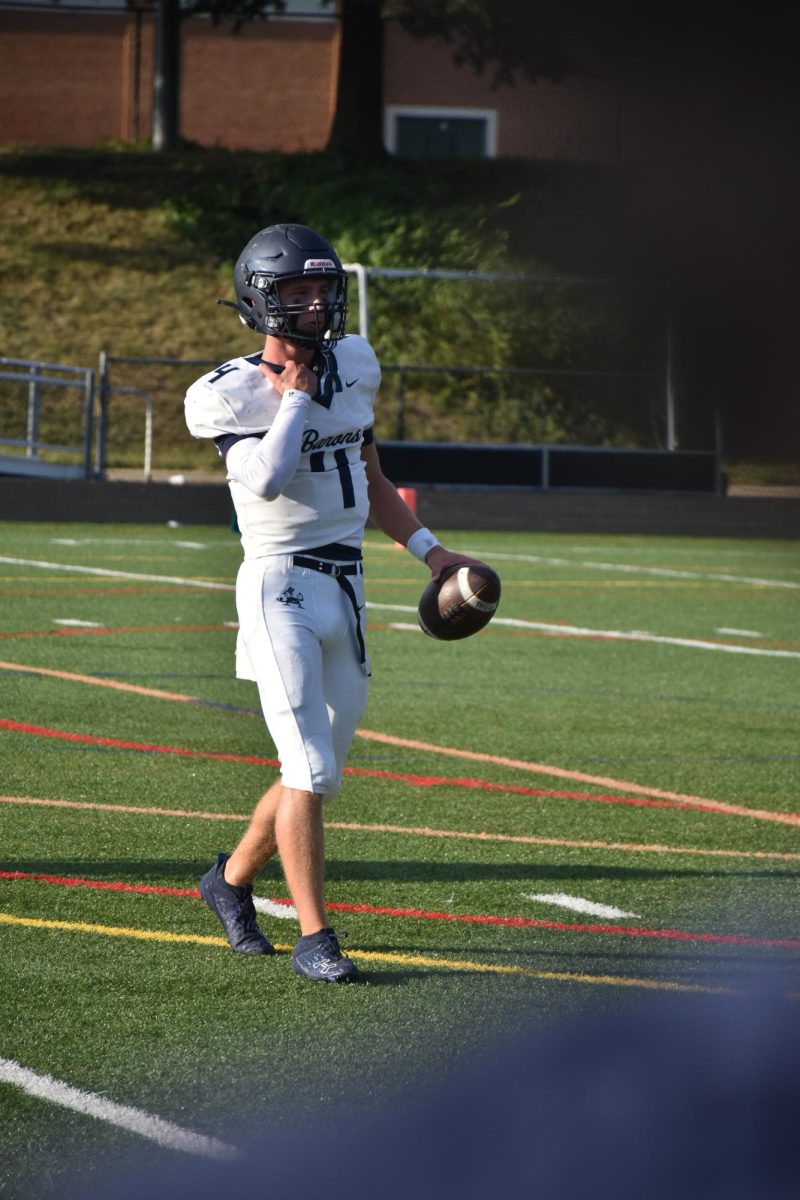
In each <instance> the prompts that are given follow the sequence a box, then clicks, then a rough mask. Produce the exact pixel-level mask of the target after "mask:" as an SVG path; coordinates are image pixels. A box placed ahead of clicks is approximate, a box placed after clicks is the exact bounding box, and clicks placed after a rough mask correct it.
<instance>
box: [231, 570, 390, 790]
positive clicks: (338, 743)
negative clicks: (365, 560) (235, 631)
mask: <svg viewBox="0 0 800 1200" xmlns="http://www.w3.org/2000/svg"><path fill="white" fill-rule="evenodd" d="M348 579H349V582H350V583H351V584H352V587H353V590H354V592H355V594H356V599H357V602H358V605H359V607H360V610H361V623H362V630H363V626H364V624H365V622H364V614H365V612H366V609H365V608H364V580H363V575H361V574H358V575H351V576H348ZM236 607H237V610H238V614H239V636H238V638H237V643H236V675H237V678H239V679H253V680H255V682H256V683H257V684H258V692H259V697H260V700H261V708H262V710H263V712H264V717H265V719H266V722H267V728H268V729H269V732H270V734H271V736H272V740H273V741H274V743H275V746H276V748H277V751H278V758H279V759H280V763H281V779H282V782H283V784H284V785H285V786H286V787H290V788H297V789H299V790H300V791H304V792H315V793H317V794H318V795H323V796H332V795H335V793H336V792H338V791H339V790H340V788H341V786H342V771H343V768H344V764H345V759H346V758H347V753H348V751H349V749H350V743H351V741H352V740H353V734H354V733H355V731H356V728H357V726H358V722H359V721H360V720H361V717H362V715H363V712H364V709H365V707H366V703H367V686H368V684H367V674H366V672H367V671H368V670H369V664H368V663H367V664H366V665H365V667H362V665H361V663H360V662H359V648H358V644H357V641H356V632H355V613H354V612H353V606H352V604H351V602H350V600H349V599H348V598H347V596H346V595H345V593H344V591H343V590H342V587H341V586H340V584H339V583H338V582H337V580H336V579H335V578H334V577H333V576H331V575H323V574H322V573H321V572H319V571H315V570H313V569H311V568H307V567H298V566H295V565H294V564H293V562H292V556H291V555H270V556H269V557H266V558H251V559H245V560H244V562H243V563H242V564H241V566H240V568H239V573H238V575H237V579H236Z"/></svg>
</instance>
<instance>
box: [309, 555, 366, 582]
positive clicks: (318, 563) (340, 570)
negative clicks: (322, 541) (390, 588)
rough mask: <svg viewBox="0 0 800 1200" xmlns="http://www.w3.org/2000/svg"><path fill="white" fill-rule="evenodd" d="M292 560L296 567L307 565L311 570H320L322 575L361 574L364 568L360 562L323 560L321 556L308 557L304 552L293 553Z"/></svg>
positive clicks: (337, 576)
mask: <svg viewBox="0 0 800 1200" xmlns="http://www.w3.org/2000/svg"><path fill="white" fill-rule="evenodd" d="M292 562H293V563H294V565H295V566H296V567H309V568H310V569H311V570H312V571H321V572H322V574H323V575H333V577H334V578H335V579H338V578H339V576H340V575H361V574H362V573H363V570H364V568H363V567H362V565H361V563H360V562H351V563H334V562H325V560H324V559H322V558H308V557H307V555H305V554H293V555H292Z"/></svg>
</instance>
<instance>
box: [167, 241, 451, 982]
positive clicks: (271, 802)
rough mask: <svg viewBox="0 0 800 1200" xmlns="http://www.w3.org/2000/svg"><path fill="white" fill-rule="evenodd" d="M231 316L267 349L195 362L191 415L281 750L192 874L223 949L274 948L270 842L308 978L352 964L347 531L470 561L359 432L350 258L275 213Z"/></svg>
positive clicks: (355, 682)
mask: <svg viewBox="0 0 800 1200" xmlns="http://www.w3.org/2000/svg"><path fill="white" fill-rule="evenodd" d="M234 287H235V291H236V302H235V304H234V303H233V302H232V301H223V303H229V304H231V306H232V307H235V308H236V309H237V311H238V313H239V317H240V319H241V320H242V322H243V323H244V324H245V325H247V326H248V327H249V328H250V329H253V330H255V331H256V332H257V333H260V334H264V335H266V342H265V344H264V349H263V350H262V351H259V352H258V353H257V354H253V355H250V356H247V357H243V358H236V359H233V360H232V361H230V362H226V363H224V364H223V365H222V366H220V367H218V368H217V369H216V370H214V371H211V372H209V373H208V374H207V375H204V376H203V377H202V378H201V379H198V380H197V381H196V382H195V383H194V384H192V386H191V387H190V388H189V390H188V392H187V394H186V421H187V424H188V427H189V430H190V432H191V433H192V434H193V435H194V436H195V437H199V438H211V439H213V440H214V441H215V443H216V445H217V447H218V449H219V452H220V454H221V456H222V457H223V459H224V461H225V466H226V469H227V478H228V483H229V485H230V490H231V495H232V498H233V503H234V506H235V510H236V517H237V523H238V526H239V531H240V533H241V540H242V547H243V550H244V559H243V562H242V563H241V566H240V569H239V572H238V575H237V581H236V605H237V612H238V616H239V633H238V637H237V646H236V674H237V677H238V678H244V679H252V680H255V682H256V683H257V684H258V690H259V696H260V700H261V706H262V709H263V712H264V717H265V719H266V722H267V726H268V728H269V731H270V734H271V736H272V739H273V741H274V742H275V746H276V748H277V751H278V757H279V759H280V763H281V773H280V778H279V779H278V780H277V781H276V782H275V783H274V784H273V785H272V787H271V788H270V789H269V790H268V791H267V792H266V794H265V795H264V796H262V798H261V800H260V801H259V803H258V805H257V806H256V809H255V811H254V813H253V816H252V819H251V822H250V825H249V827H248V829H247V830H246V832H245V834H244V836H243V837H242V839H241V841H240V843H239V845H238V846H237V847H236V849H235V850H234V851H233V853H232V854H230V855H225V854H221V855H220V856H219V859H218V861H217V863H216V864H215V865H214V866H212V867H211V869H210V870H209V871H208V872H207V873H206V874H205V875H204V876H203V878H202V880H201V883H200V890H201V894H202V896H203V898H204V899H205V901H206V903H207V904H208V905H209V906H210V907H211V909H212V910H213V911H214V912H215V913H216V915H217V917H218V918H219V920H220V922H221V923H222V926H223V928H224V929H225V933H226V935H227V937H228V940H229V941H230V944H231V946H232V947H233V949H234V950H236V951H239V952H240V953H243V954H273V953H274V948H273V946H272V945H271V944H270V943H269V941H268V940H267V938H266V937H265V936H264V934H263V933H262V931H261V930H260V929H259V927H258V924H257V921H256V913H255V908H254V905H253V898H252V892H253V886H252V885H253V881H254V879H255V877H256V875H257V874H258V872H259V871H260V870H261V869H262V867H263V866H264V864H265V863H266V862H267V861H268V859H270V858H271V857H272V855H274V854H275V852H276V851H278V852H279V853H280V858H281V864H282V867H283V871H284V874H285V877H286V882H287V885H288V888H289V891H290V893H291V896H292V899H293V902H294V905H295V908H296V910H297V915H298V920H299V924H300V938H299V940H298V942H297V944H296V946H295V948H294V950H293V953H292V968H293V969H294V971H296V972H297V973H298V974H300V975H303V976H305V977H306V978H308V979H315V980H326V981H330V982H343V983H348V982H351V981H354V980H357V979H358V978H359V972H358V970H357V968H356V966H355V964H354V963H353V962H352V961H351V959H349V958H348V957H347V956H346V955H344V954H342V952H341V949H340V946H339V943H338V940H337V937H336V934H335V932H334V931H333V930H332V929H331V928H330V927H329V925H328V920H327V916H326V912H325V902H324V874H325V864H324V833H323V820H322V805H323V801H324V800H325V799H326V798H329V797H331V796H333V795H335V794H336V792H338V791H339V789H340V787H341V782H342V770H343V767H344V762H345V758H346V756H347V753H348V749H349V746H350V742H351V740H352V738H353V735H354V733H355V730H356V727H357V725H358V722H359V720H360V719H361V715H362V713H363V711H364V707H365V705H366V700H367V678H368V676H369V671H370V668H369V658H368V655H367V648H366V642H365V628H364V625H365V622H364V571H363V563H362V555H361V545H362V540H363V536H364V527H365V524H366V521H367V517H368V516H369V517H370V519H371V520H372V521H373V522H374V524H375V525H377V526H378V527H379V528H380V529H381V530H382V531H383V532H384V533H386V534H387V535H388V537H389V538H391V539H392V540H393V541H396V542H400V543H402V544H403V545H404V546H406V547H407V549H408V550H409V551H410V552H411V553H412V554H413V555H414V556H415V557H416V558H418V559H420V560H421V561H422V562H425V563H427V565H428V566H429V568H430V570H431V573H432V576H433V577H434V578H438V576H439V575H440V573H441V572H442V570H444V569H445V568H446V567H448V566H450V565H453V564H456V563H462V562H469V561H472V560H470V559H467V558H465V557H464V556H463V555H459V554H455V553H453V552H451V551H448V550H446V549H445V548H444V547H443V546H442V545H441V544H440V543H439V542H438V540H437V538H436V537H435V536H434V534H432V533H431V532H430V530H428V529H426V528H424V527H423V526H422V525H421V523H420V522H419V521H418V520H417V518H416V516H415V515H414V513H413V512H412V511H411V510H410V509H409V507H408V506H407V505H406V503H405V502H404V501H403V499H402V498H401V497H400V495H399V494H398V492H397V490H396V488H395V487H394V485H393V484H392V483H391V482H390V481H389V480H388V479H387V478H386V476H385V475H384V474H383V472H382V470H381V465H380V460H379V457H378V450H377V448H376V445H375V441H374V438H373V405H374V402H375V396H376V393H377V390H378V386H379V384H380V378H381V374H380V367H379V364H378V360H377V358H376V356H375V352H374V351H373V349H372V347H371V346H370V345H369V343H368V342H366V341H365V340H364V339H363V338H361V337H357V336H354V335H352V334H350V335H348V334H346V333H345V323H346V317H347V273H346V272H345V271H344V270H343V268H342V264H341V262H340V261H339V258H338V257H337V255H336V253H335V251H334V250H333V248H332V246H331V245H330V244H329V243H328V242H327V241H326V240H325V239H324V238H323V237H321V236H320V235H319V234H318V233H316V232H315V231H314V230H313V229H309V228H308V227H306V226H303V225H273V226H270V227H269V228H268V229H263V230H261V232H260V233H257V234H256V235H255V237H253V238H252V239H251V241H249V242H248V244H247V245H246V246H245V248H244V250H243V251H242V253H241V255H240V256H239V259H238V261H237V263H236V267H235V269H234Z"/></svg>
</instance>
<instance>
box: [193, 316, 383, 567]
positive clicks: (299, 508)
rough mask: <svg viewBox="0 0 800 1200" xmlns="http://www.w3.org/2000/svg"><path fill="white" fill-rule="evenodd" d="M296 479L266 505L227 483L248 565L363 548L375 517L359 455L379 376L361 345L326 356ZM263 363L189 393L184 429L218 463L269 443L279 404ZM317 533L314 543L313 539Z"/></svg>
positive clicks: (351, 340)
mask: <svg viewBox="0 0 800 1200" xmlns="http://www.w3.org/2000/svg"><path fill="white" fill-rule="evenodd" d="M324 359H325V366H324V368H323V370H322V372H321V374H320V381H319V390H318V393H317V399H315V400H312V402H311V404H310V406H309V410H308V416H307V418H306V424H305V428H304V431H303V437H302V442H301V451H300V461H299V463H298V466H297V470H296V471H295V474H294V477H293V478H292V479H291V480H290V481H289V483H288V484H287V485H286V487H285V488H284V490H283V492H282V494H281V495H280V496H278V497H277V498H276V499H275V500H270V501H267V500H265V499H264V498H263V497H262V496H258V495H256V493H255V492H251V491H250V489H249V488H247V487H245V486H244V485H243V484H241V483H238V482H237V481H236V480H234V479H230V477H229V486H230V490H231V496H232V498H233V502H234V505H235V507H236V516H237V521H238V525H239V529H240V531H241V534H242V547H243V549H244V555H245V558H260V557H262V556H264V555H268V554H292V553H296V552H299V551H302V550H307V549H309V548H310V547H312V546H315V545H316V546H319V545H323V544H327V543H329V542H341V543H344V544H345V545H353V546H354V547H355V546H360V545H361V539H362V536H363V530H364V524H365V522H366V518H367V514H368V511H369V501H368V498H367V481H366V474H365V470H364V463H363V461H362V459H361V447H362V445H364V444H365V443H367V444H368V443H369V442H371V441H372V426H373V421H374V401H375V394H376V392H377V390H378V387H379V385H380V367H379V364H378V360H377V358H376V356H375V352H374V351H373V349H372V347H371V346H370V345H369V343H368V342H366V341H365V340H364V338H361V337H358V336H356V335H349V336H347V337H344V338H342V339H341V341H339V342H337V343H336V348H335V349H333V348H331V349H329V350H326V351H325V354H324ZM260 362H261V354H260V353H259V354H254V355H251V356H248V357H245V358H235V359H232V360H231V361H230V362H228V363H224V364H223V365H222V366H220V367H217V368H216V369H215V370H214V371H210V372H209V373H208V374H207V375H204V376H203V377H202V378H200V379H198V380H197V381H196V383H193V384H192V386H191V387H190V388H189V390H188V392H187V393H186V422H187V425H188V427H189V430H190V432H191V433H192V434H193V435H194V436H195V437H198V438H208V439H211V440H213V441H215V442H216V443H217V445H218V446H219V448H220V452H221V453H223V454H224V453H225V451H226V449H227V448H228V447H229V446H230V445H231V444H232V443H233V442H235V441H241V440H243V439H247V438H253V439H260V438H263V437H268V436H269V430H270V427H271V425H272V422H273V420H274V419H275V414H276V413H277V411H278V408H279V407H280V400H281V398H280V395H279V394H278V392H276V391H275V389H274V388H273V386H272V384H271V383H270V382H269V380H268V379H267V378H266V376H265V375H264V373H263V372H262V371H261V369H260V366H259V364H260ZM312 528H313V531H314V532H313V534H311V532H310V530H311V529H312Z"/></svg>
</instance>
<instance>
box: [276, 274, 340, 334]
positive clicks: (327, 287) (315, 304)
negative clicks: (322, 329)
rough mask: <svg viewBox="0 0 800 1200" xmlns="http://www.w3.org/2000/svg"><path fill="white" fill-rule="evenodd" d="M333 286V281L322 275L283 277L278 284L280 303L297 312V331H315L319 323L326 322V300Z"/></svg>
mask: <svg viewBox="0 0 800 1200" xmlns="http://www.w3.org/2000/svg"><path fill="white" fill-rule="evenodd" d="M335 288H336V285H335V283H334V281H333V280H332V279H327V278H326V277H325V276H324V275H316V276H309V277H308V278H298V279H284V280H283V282H282V283H279V284H278V296H279V298H280V302H281V304H283V305H286V306H288V307H291V308H293V309H294V310H295V312H297V313H298V314H299V315H298V317H297V323H296V328H297V330H298V332H299V333H316V331H317V329H318V327H319V325H320V324H322V325H326V324H327V312H328V302H329V300H331V299H332V298H333V293H334V291H335Z"/></svg>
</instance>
